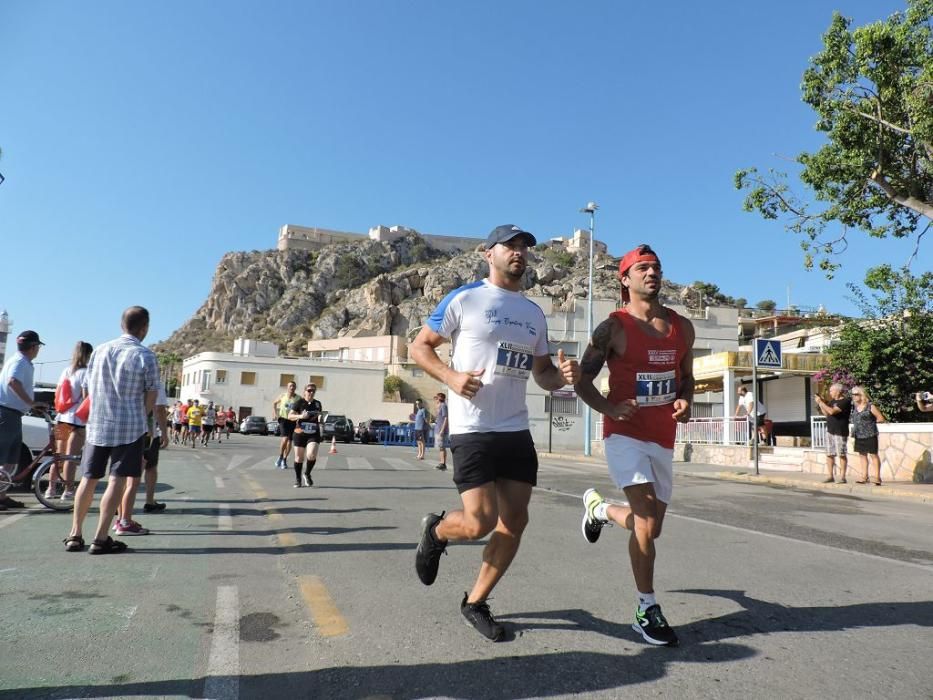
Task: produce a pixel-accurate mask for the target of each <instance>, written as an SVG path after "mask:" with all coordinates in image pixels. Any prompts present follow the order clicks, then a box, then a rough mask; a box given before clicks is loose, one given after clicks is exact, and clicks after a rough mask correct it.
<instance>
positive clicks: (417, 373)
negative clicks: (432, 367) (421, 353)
mask: <svg viewBox="0 0 933 700" xmlns="http://www.w3.org/2000/svg"><path fill="white" fill-rule="evenodd" d="M411 376H413V377H423V376H424V370H423V369H421V368H420V367H412V368H411Z"/></svg>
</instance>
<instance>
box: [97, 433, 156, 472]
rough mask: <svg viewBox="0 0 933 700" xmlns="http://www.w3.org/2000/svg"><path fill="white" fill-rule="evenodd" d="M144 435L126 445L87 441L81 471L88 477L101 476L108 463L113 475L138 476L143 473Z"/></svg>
mask: <svg viewBox="0 0 933 700" xmlns="http://www.w3.org/2000/svg"><path fill="white" fill-rule="evenodd" d="M145 439H146V436H145V435H141V436H140V437H139V439H138V440H136V441H135V442H131V443H130V444H128V445H113V446H102V445H92V444H90V443H88V444H87V445H85V446H84V455H83V456H82V458H81V472H82V474H84V476H86V477H88V478H90V479H100V478H103V476H104V473H105V472H106V471H107V463H108V462H109V463H110V473H111V474H114V475H115V476H140V475H141V474H142V473H143V441H144V440H145Z"/></svg>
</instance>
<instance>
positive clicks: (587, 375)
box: [573, 318, 637, 420]
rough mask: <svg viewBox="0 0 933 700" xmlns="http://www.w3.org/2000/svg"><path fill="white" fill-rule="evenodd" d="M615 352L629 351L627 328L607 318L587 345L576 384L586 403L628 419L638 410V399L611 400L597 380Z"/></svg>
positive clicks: (601, 411)
mask: <svg viewBox="0 0 933 700" xmlns="http://www.w3.org/2000/svg"><path fill="white" fill-rule="evenodd" d="M612 352H619V353H622V352H625V331H623V330H622V326H620V325H619V324H618V323H617V322H616V321H615V320H614V319H612V318H607V319H606V320H605V321H603V322H602V323H600V324H599V325H598V326H597V327H596V330H594V331H593V337H592V339H591V340H590V344H589V345H587V346H586V351H585V352H584V353H583V359H582V360H581V361H580V373H581V375H582V376H581V377H580V381H579V382H577V383H576V384H575V385H574V387H573V388H574V389H576V392H577V396H579V397H580V398H581V399H582V400H583V403H585V404H586V405H587V406H589V407H590V408H592V409H593V410H595V411H599V412H600V413H602V414H604V415H607V416H609V417H611V418H614V419H616V420H625V419H626V418H629V417H630V416H631V415H632V414H633V413H634V412H635V411H636V410H637V406H636V404H635V401H634V399H631V400H628V401H624V402H622V403H620V404H613V403H610V402H609V400H608V399H607V398H606V397H605V396H603V395H602V394H601V393H600V392H599V390H598V389H597V388H596V386H595V385H594V384H593V382H594V381H595V379H596V377H597V375H598V374H599V373H600V371H602V368H603V365H604V364H606V360H608V359H609V356H610V354H611V353H612Z"/></svg>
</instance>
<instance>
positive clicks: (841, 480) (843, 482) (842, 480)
mask: <svg viewBox="0 0 933 700" xmlns="http://www.w3.org/2000/svg"><path fill="white" fill-rule="evenodd" d="M836 483H837V484H845V483H846V480H845V479H839V481H837V482H836Z"/></svg>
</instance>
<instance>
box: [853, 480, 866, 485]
mask: <svg viewBox="0 0 933 700" xmlns="http://www.w3.org/2000/svg"><path fill="white" fill-rule="evenodd" d="M855 483H856V484H867V483H868V479H861V480H859V481H856V482H855Z"/></svg>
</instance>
